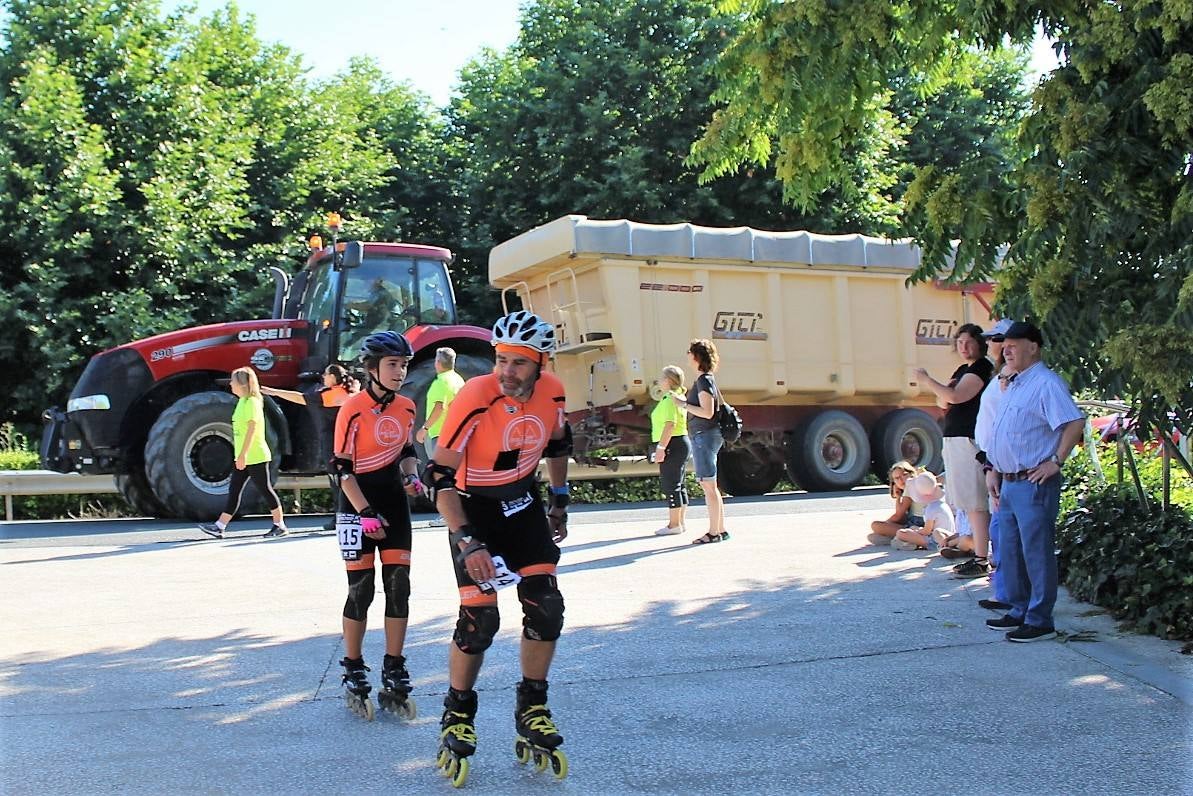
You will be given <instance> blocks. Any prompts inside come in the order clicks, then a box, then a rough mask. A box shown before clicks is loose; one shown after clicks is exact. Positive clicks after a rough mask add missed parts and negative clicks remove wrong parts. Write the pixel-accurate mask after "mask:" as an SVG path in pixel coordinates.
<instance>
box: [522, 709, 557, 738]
mask: <svg viewBox="0 0 1193 796" xmlns="http://www.w3.org/2000/svg"><path fill="white" fill-rule="evenodd" d="M522 718H523V719H524V720H525V721H526V726H527V727H528V728H529V729H532V730H534V731H535V732H541V733H542V734H543V735H555V734H557V733H558V732H559V730H557V729H556V728H555V722H553V721H551V711H549V710H547V708H546V707H545V706H543V705H533V706H531V707H529V708H527V709H526V710H524V711H523V712H522Z"/></svg>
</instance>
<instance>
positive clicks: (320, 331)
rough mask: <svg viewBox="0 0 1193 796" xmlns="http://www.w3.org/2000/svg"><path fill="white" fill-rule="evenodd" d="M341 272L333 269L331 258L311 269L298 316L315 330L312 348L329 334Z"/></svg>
mask: <svg viewBox="0 0 1193 796" xmlns="http://www.w3.org/2000/svg"><path fill="white" fill-rule="evenodd" d="M339 276H340V275H339V274H337V273H336V272H335V271H333V270H332V269H331V261H330V259H329V260H328V261H327V262H325V263H324V264H323V265H320V266H318V267H317V268H315V269H314V270H313V271H311V273H310V276H309V277H308V279H307V283H306V290H305V293H304V295H303V299H302V306H301V307H300V308H299V311H298V317H299V318H301V319H303V320H305V321H307V322H308V323H310V325H311V329H312V330H314V331H313V337H312V341H311V342H312V348H317V347H318V343H319V341H320V339H321V338H322V337H323V336H324V335H325V334H328V333H329V331H330V329H331V326H332V321H333V320H334V318H335V312H336V286H337V285H338V284H339Z"/></svg>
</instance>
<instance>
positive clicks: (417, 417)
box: [400, 354, 493, 512]
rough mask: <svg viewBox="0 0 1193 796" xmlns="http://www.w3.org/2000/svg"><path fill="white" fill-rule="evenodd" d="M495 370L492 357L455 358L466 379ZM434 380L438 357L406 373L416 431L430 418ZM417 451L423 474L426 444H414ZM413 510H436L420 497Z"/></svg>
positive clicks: (405, 388) (404, 387) (405, 387)
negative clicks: (428, 403)
mask: <svg viewBox="0 0 1193 796" xmlns="http://www.w3.org/2000/svg"><path fill="white" fill-rule="evenodd" d="M492 372H493V359H492V358H489V359H486V358H485V357H483V356H476V355H474V354H460V355H458V356H457V357H456V373H459V374H460V376H462V377H463V379H464V380H465V381H467V380H468V379H471V378H472V377H473V376H483V375H484V374H486V373H492ZM434 379H435V358H434V357H431V358H430V359H426V360H423V361H422V362H420V363H418V364H417V365H415V366H414V367H413V368H412V369H411V370H410V372H409V373H407V374H406V381H405V382H403V383H402V389H401V390H400V392H401V394H402V395H405V396H406V397H407V398H409V399H410V400H412V401H414V428H415V430H416V431H417V430H418V429H419V428H420V427H421V426H422V424H423V422H424V421H425V420H426V417H427V389H428V388H429V387H430V386H431V382H432V381H434ZM414 450H415V451H417V452H418V471H419V472H420V473H421V472H422V469H423V466H424V465H426V463H427V452H426V451H425V450H423V446H422V445H419V444H418V443H417V442H416V443H414ZM410 509H411V511H420V512H434V511H435V507H434V506H433V505H432V504H431V501H430V500H429V499H428V498H427V497H425V496H424V497H419V498H417V499H415V500H414V502H413V503H412V504H411V506H410Z"/></svg>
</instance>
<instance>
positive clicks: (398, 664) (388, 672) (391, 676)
mask: <svg viewBox="0 0 1193 796" xmlns="http://www.w3.org/2000/svg"><path fill="white" fill-rule="evenodd" d="M412 690H413V689H412V688H411V687H410V673H409V672H408V671H406V658H404V657H403V656H401V655H386V656H385V662H384V663H383V664H382V667H381V690H380V691H378V692H377V704H378V705H380V706H381V709H382V710H384V711H387V712H389V713H393V714H394V715H396V716H399V717H401V718H403V719H407V720H413V719H414V718H415V717H416V716H417V715H418V708H416V707H415V705H414V702H413V701H412V700H411V699H410V692H411V691H412Z"/></svg>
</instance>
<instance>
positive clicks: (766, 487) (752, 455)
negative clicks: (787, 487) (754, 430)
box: [717, 445, 783, 495]
mask: <svg viewBox="0 0 1193 796" xmlns="http://www.w3.org/2000/svg"><path fill="white" fill-rule="evenodd" d="M782 478H783V463H782V462H776V461H772V460H771V459H770V458H768V457H767V456H766V455H765V452H764V451H762V450H761V449H759V448H757V447H754V446H748V445H734V446H733V447H732V448H721V453H720V455H719V456H717V483H718V484H719V485H720V487H721V491H723V492H727V493H728V494H730V495H765V494H766V493H767V492H770V491H771V490H773V489H774V488H775V487H776V486H777V485H778V483H779V481H780V479H782Z"/></svg>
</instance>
